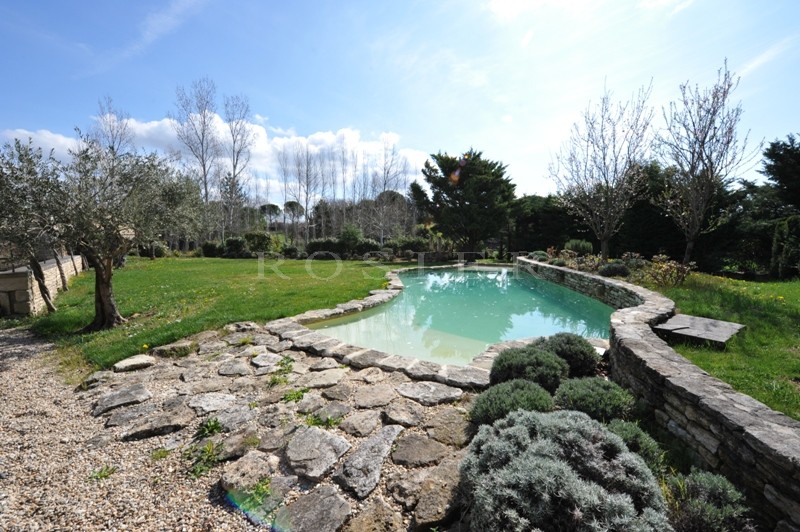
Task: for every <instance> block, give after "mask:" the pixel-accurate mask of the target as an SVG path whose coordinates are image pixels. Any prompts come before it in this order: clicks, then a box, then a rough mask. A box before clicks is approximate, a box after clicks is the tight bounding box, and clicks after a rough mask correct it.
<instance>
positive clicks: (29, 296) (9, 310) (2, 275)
mask: <svg viewBox="0 0 800 532" xmlns="http://www.w3.org/2000/svg"><path fill="white" fill-rule="evenodd" d="M74 258H75V264H76V265H77V267H78V269H79V271H80V264H81V258H80V257H74ZM61 264H62V266H63V268H64V275H65V276H66V277H67V279H69V278H71V277H73V276H74V275H75V268H74V267H73V265H72V260H71V259H70V257H69V256H66V257H61ZM42 270H43V271H44V279H45V283H46V284H47V288H49V289H50V293H51V294H52V295H53V296H55V294H56V292H58V291H59V290H60V289H61V276H60V274H59V273H58V267H57V266H56V263H55V261H54V260H49V261H46V262H44V263H42ZM44 309H45V304H44V300H43V299H42V294H41V292H39V287H38V286H37V284H36V281H35V280H34V278H33V274H32V273H31V272H30V270H29V269H28V268H21V269H20V270H19V271H16V272H10V271H8V272H0V316H8V315H27V314H38V313H39V312H42V311H43V310H44Z"/></svg>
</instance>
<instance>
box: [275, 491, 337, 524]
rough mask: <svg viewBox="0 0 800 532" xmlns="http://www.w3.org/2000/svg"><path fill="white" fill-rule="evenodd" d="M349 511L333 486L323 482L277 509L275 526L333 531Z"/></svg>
mask: <svg viewBox="0 0 800 532" xmlns="http://www.w3.org/2000/svg"><path fill="white" fill-rule="evenodd" d="M351 511H352V509H351V507H350V503H348V502H347V499H345V498H344V497H342V496H341V495H340V494H339V493H338V491H337V490H336V488H335V487H334V486H330V485H323V486H319V487H317V489H315V490H314V491H312V492H311V493H309V494H307V495H301V496H300V498H299V499H297V500H296V501H294V502H293V503H291V504H288V505H286V506H284V507H283V508H281V509H280V510H278V512H277V513H276V514H275V527H276V528H277V529H278V530H291V531H292V532H336V531H337V530H339V527H341V526H342V525H343V524H344V522H345V521H346V520H347V518H348V517H349V516H350V513H351Z"/></svg>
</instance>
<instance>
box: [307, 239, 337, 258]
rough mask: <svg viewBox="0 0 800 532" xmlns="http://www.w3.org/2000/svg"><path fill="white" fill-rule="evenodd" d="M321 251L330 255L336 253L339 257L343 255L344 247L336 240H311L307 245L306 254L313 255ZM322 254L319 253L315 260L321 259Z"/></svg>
mask: <svg viewBox="0 0 800 532" xmlns="http://www.w3.org/2000/svg"><path fill="white" fill-rule="evenodd" d="M321 251H326V252H328V255H329V254H330V253H335V254H337V255H340V256H341V255H342V254H343V252H344V246H342V244H341V242H339V240H338V239H336V238H315V239H313V240H309V241H308V244H306V253H308V254H309V255H313V254H314V253H319V252H321ZM321 257H322V254H321V253H319V255H317V256H316V257H315V258H321Z"/></svg>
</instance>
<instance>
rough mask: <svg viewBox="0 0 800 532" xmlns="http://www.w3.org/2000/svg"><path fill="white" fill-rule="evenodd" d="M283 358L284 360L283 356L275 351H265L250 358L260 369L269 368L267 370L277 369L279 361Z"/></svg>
mask: <svg viewBox="0 0 800 532" xmlns="http://www.w3.org/2000/svg"><path fill="white" fill-rule="evenodd" d="M281 360H283V357H282V356H279V355H276V354H275V353H263V354H260V355H258V356H256V357H253V358H252V359H250V363H251V364H252V365H254V366H255V367H257V368H259V369H260V368H267V370H270V371H275V370H276V369H278V362H280V361H281ZM267 372H269V371H267Z"/></svg>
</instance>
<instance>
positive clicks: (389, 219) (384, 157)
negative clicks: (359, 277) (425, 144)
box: [371, 139, 409, 245]
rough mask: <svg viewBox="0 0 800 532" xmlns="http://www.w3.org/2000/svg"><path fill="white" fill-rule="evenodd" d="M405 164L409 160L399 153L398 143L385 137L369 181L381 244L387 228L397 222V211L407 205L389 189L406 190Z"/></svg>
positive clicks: (375, 221)
mask: <svg viewBox="0 0 800 532" xmlns="http://www.w3.org/2000/svg"><path fill="white" fill-rule="evenodd" d="M408 167H409V166H408V160H407V159H406V158H405V157H404V156H402V155H400V153H398V151H397V146H396V145H395V144H394V143H393V142H390V141H389V139H384V141H383V149H382V150H381V153H380V155H379V156H378V160H377V163H376V165H375V169H374V170H373V172H372V182H371V189H372V190H371V192H372V194H371V196H372V199H374V202H373V204H372V205H373V209H374V212H373V213H372V216H371V218H372V223H373V224H374V226H375V232H376V233H377V235H378V240H379V242H380V243H381V245H383V242H384V239H385V237H386V236H387V232H388V233H391V232H392V231H391V228H392V227H394V226H396V225H397V223H398V214H399V215H400V216H402V212H403V209H404V207H405V205H406V202H405V201H404V198H403V196H402V195H400V194H390V192H396V191H398V190H405V189H406V188H407V187H408V183H407V182H406V181H407V179H408V171H409V170H408ZM398 197H399V200H398ZM389 236H392V235H391V234H390V235H389Z"/></svg>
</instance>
